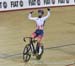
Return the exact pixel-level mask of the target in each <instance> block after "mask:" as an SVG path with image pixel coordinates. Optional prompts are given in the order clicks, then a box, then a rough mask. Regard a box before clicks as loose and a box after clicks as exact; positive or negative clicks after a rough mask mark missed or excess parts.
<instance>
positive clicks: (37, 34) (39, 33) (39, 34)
mask: <svg viewBox="0 0 75 66" xmlns="http://www.w3.org/2000/svg"><path fill="white" fill-rule="evenodd" d="M34 33H35V34H36V37H38V36H41V37H42V36H43V34H44V31H43V30H39V29H37V30H36V31H35V32H34Z"/></svg>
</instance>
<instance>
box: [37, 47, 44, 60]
mask: <svg viewBox="0 0 75 66" xmlns="http://www.w3.org/2000/svg"><path fill="white" fill-rule="evenodd" d="M41 48H42V53H41V54H40V55H38V54H37V55H36V59H37V60H40V59H41V57H42V55H43V52H44V47H43V46H41Z"/></svg>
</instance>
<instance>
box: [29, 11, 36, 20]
mask: <svg viewBox="0 0 75 66" xmlns="http://www.w3.org/2000/svg"><path fill="white" fill-rule="evenodd" d="M32 13H33V12H30V13H29V15H28V18H29V19H30V20H34V21H35V20H36V18H37V17H32Z"/></svg>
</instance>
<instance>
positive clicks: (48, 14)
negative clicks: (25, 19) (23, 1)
mask: <svg viewBox="0 0 75 66" xmlns="http://www.w3.org/2000/svg"><path fill="white" fill-rule="evenodd" d="M47 10H48V13H47V15H46V16H45V17H44V20H46V19H47V18H48V17H49V16H50V9H49V8H48V9H47Z"/></svg>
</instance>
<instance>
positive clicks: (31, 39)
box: [23, 37, 37, 43]
mask: <svg viewBox="0 0 75 66" xmlns="http://www.w3.org/2000/svg"><path fill="white" fill-rule="evenodd" d="M26 38H29V39H30V40H31V41H33V42H34V43H35V42H36V41H37V40H32V39H33V38H32V37H24V38H23V40H24V42H26Z"/></svg>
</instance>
